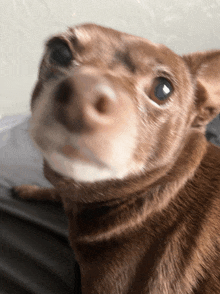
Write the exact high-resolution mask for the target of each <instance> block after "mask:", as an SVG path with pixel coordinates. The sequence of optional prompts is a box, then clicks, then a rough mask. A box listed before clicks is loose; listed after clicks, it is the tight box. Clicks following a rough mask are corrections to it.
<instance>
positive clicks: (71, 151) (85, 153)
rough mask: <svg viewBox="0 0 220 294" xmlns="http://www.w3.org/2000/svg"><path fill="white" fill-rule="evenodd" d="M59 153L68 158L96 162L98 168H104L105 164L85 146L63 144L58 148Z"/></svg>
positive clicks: (89, 162)
mask: <svg viewBox="0 0 220 294" xmlns="http://www.w3.org/2000/svg"><path fill="white" fill-rule="evenodd" d="M59 153H61V154H62V155H64V156H65V157H67V158H68V159H70V160H74V159H75V160H80V161H82V162H84V163H88V164H96V165H97V166H98V167H100V168H106V167H107V166H106V164H105V163H104V162H102V161H101V160H100V159H99V158H97V156H96V155H95V154H94V153H93V152H92V151H91V150H90V149H89V148H87V147H86V146H82V147H79V146H77V145H74V146H73V145H69V144H68V145H65V146H63V147H61V148H60V150H59Z"/></svg>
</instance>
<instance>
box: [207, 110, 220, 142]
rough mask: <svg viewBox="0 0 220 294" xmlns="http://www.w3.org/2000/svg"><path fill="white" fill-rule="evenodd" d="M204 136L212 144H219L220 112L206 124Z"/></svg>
mask: <svg viewBox="0 0 220 294" xmlns="http://www.w3.org/2000/svg"><path fill="white" fill-rule="evenodd" d="M206 138H207V139H208V140H209V141H210V142H212V143H213V144H215V145H218V146H220V114H219V115H218V116H217V117H216V118H215V119H213V121H211V122H210V124H209V125H208V126H207V129H206Z"/></svg>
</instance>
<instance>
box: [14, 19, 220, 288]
mask: <svg viewBox="0 0 220 294" xmlns="http://www.w3.org/2000/svg"><path fill="white" fill-rule="evenodd" d="M55 38H57V37H55ZM58 38H60V39H62V40H65V42H66V43H67V45H68V46H69V48H70V50H71V52H72V56H73V60H72V61H71V62H72V63H71V64H69V65H68V66H65V68H64V67H59V66H57V65H53V64H50V63H49V61H48V55H49V54H50V51H49V50H50V49H48V47H47V49H46V51H45V54H44V57H43V60H42V63H41V67H40V73H39V79H38V82H37V85H36V88H35V90H34V92H33V97H32V112H33V126H34V128H35V127H36V124H39V130H40V131H38V129H37V131H36V133H37V135H36V134H35V135H34V136H33V137H34V140H35V142H36V143H37V145H38V146H39V147H40V149H41V150H44V151H45V152H47V151H48V150H49V151H50V148H51V147H50V146H53V145H50V141H49V139H48V141H47V135H45V137H44V136H43V135H42V130H43V132H44V128H47V127H48V125H49V126H50V127H51V126H52V127H54V128H56V126H57V124H59V125H62V126H63V128H64V129H65V130H67V129H68V131H69V133H70V136H72V135H75V134H76V133H77V134H79V136H80V137H81V138H84V139H83V140H87V137H86V136H90V137H88V138H89V139H90V140H89V142H93V141H92V140H93V137H94V136H99V134H100V133H101V134H102V133H103V134H104V135H105V136H106V137H105V138H107V139H105V140H107V144H106V143H104V141H103V142H102V141H101V139H100V138H102V137H97V138H99V139H100V146H99V144H98V145H97V144H95V143H91V144H93V145H91V146H92V148H94V149H93V150H95V152H96V151H97V157H98V159H100V158H101V159H103V158H104V159H103V161H105V158H107V157H106V154H105V152H103V150H105V148H106V152H108V149H107V148H108V145H109V144H110V145H111V142H112V140H113V141H114V140H117V138H118V136H120V133H118V130H119V129H120V130H121V133H123V134H125V139H126V136H131V139H132V140H134V142H135V143H134V149H133V151H132V153H131V156H130V157H129V160H128V163H129V164H131V166H132V168H133V169H132V170H131V172H128V173H126V175H125V176H124V177H122V178H110V179H106V180H95V181H93V182H88V181H85V182H83V181H78V180H75V179H73V178H71V177H68V176H64V175H63V174H62V173H59V171H55V170H53V168H51V165H50V164H49V163H48V162H47V159H46V160H45V168H44V171H45V176H46V178H47V179H48V180H49V181H50V182H51V183H52V184H53V185H54V188H51V189H49V188H38V187H36V186H35V187H33V186H21V187H16V188H15V191H16V192H17V193H18V194H19V195H20V196H21V197H23V198H36V199H39V200H41V199H50V200H53V201H61V202H62V203H63V206H64V209H65V211H66V214H67V216H68V219H69V240H70V244H71V246H72V248H73V250H74V252H75V254H76V259H77V261H78V263H79V266H80V272H81V285H82V293H83V294H88V293H93V294H103V293H105V294H116V293H118V294H141V293H143V294H145V293H148V294H159V293H160V294H217V293H220V149H219V148H218V147H216V146H214V145H212V144H210V143H208V142H207V141H206V138H205V135H204V133H205V126H206V124H207V123H208V122H209V121H211V120H212V119H213V118H214V117H215V116H216V115H217V114H218V113H219V112H220V86H219V85H220V51H217V50H216V51H210V52H204V53H202V52H198V53H194V54H191V55H187V56H183V57H180V56H178V55H176V54H175V53H173V52H172V51H171V50H169V49H167V48H166V47H165V46H163V45H155V44H153V43H150V42H149V41H147V40H145V39H143V38H139V37H134V36H130V35H128V34H124V33H120V32H117V31H115V30H112V29H109V28H104V27H100V26H96V25H90V24H86V25H82V26H78V27H76V28H71V29H69V30H68V32H67V33H65V34H63V35H60V36H58ZM49 42H50V43H48V44H50V46H52V45H51V44H52V43H53V42H52V41H49ZM73 63H75V64H74V65H73ZM81 68H89V69H91V70H92V72H94V75H92V76H89V81H90V80H91V83H92V85H93V83H95V85H96V84H97V85H102V80H103V79H104V80H105V82H107V84H108V87H110V89H113V91H114V93H116V102H115V101H113V102H112V100H111V99H110V98H109V97H107V98H106V96H105V95H104V106H103V108H100V106H99V109H98V110H99V111H100V109H104V110H101V111H103V112H105V111H106V110H105V109H106V107H107V109H108V107H109V109H110V110H109V113H107V115H106V116H107V118H106V117H105V118H106V121H105V120H104V123H103V125H101V126H100V125H99V124H98V127H97V125H96V124H93V121H92V123H91V120H89V119H87V116H86V115H87V114H86V112H84V110H85V109H86V107H87V106H88V103H90V101H89V102H88V101H87V100H84V99H85V97H84V96H86V95H87V92H85V90H84V88H83V89H82V87H81V86H79V84H78V83H80V82H81V81H82V83H83V81H84V80H83V79H84V77H85V76H84V73H82V72H81ZM161 75H162V76H163V77H164V78H167V79H168V80H170V81H171V83H172V85H173V88H174V92H173V94H172V95H171V97H170V99H168V101H167V102H166V103H164V104H163V105H160V103H159V101H158V103H157V100H155V99H156V98H155V96H154V95H155V94H154V93H155V92H154V91H152V87H153V85H154V83H155V81H157V78H158V77H160V76H161ZM93 76H94V77H95V82H94V81H93ZM54 77H55V79H56V80H57V81H58V82H56V86H54V87H55V88H56V87H59V84H60V83H61V82H62V81H63V80H65V81H66V82H67V83H68V85H70V88H71V89H72V90H71V91H72V92H73V94H74V95H73V97H72V94H70V96H69V97H65V99H64V100H65V101H64V100H62V101H60V99H55V98H54V96H55V94H53V93H57V92H56V91H55V92H53V91H52V92H48V93H49V94H45V93H47V92H46V91H47V89H49V88H50V87H51V88H53V79H54ZM60 77H61V82H60V81H59V78H60ZM51 80H52V82H51ZM100 81H101V82H100ZM51 85H52V86H51ZM57 85H58V86H57ZM109 85H110V86H109ZM56 89H57V88H56ZM59 89H61V92H62V88H59ZM140 89H141V90H140ZM153 90H154V88H153ZM48 91H49V90H48ZM71 91H70V92H71ZM90 91H91V93H92V94H93V88H92V90H90ZM72 92H71V93H72ZM51 93H52V94H51ZM43 95H44V96H45V97H46V98H44V99H43V98H42V97H43ZM47 95H48V97H49V98H47ZM68 95H69V94H68ZM80 95H81V96H80ZM94 95H95V94H94ZM107 96H108V94H107ZM75 97H81V100H79V102H78V104H76V103H75V101H74V99H76V98H75ZM67 98H68V99H67ZM95 98H97V97H96V96H95ZM91 99H92V98H91ZM110 100H111V101H110ZM152 100H154V102H152ZM45 101H46V102H45ZM80 103H82V104H80ZM83 103H84V104H83ZM111 103H116V107H113V108H111V107H112V105H111ZM155 103H156V104H158V105H156V104H155ZM105 104H106V105H105ZM109 104H110V106H109ZM79 105H80V106H79ZM113 106H115V105H113ZM84 107H85V108H84ZM96 111H97V109H96ZM101 111H100V112H101ZM104 114H106V113H104ZM98 115H100V113H99V114H98ZM101 115H102V113H101ZM112 117H113V118H114V119H113V120H112V123H111V124H108V119H111V118H112ZM89 118H90V117H89ZM99 118H100V117H98V118H97V119H99ZM102 118H103V117H101V118H100V121H102V120H101V119H102ZM128 118H129V119H128ZM132 118H133V119H132ZM129 120H130V121H131V122H128V121H129ZM55 122H56V123H55ZM76 125H78V127H77V126H76ZM133 125H135V126H134V132H131V131H128V130H127V129H129V130H130V129H132V127H133ZM33 126H32V127H33ZM79 126H80V127H79ZM54 136H56V135H54ZM115 137H116V139H115ZM59 140H60V141H62V137H60V139H59ZM108 140H109V141H108ZM48 142H49V143H48ZM94 142H97V140H96V141H94ZM104 144H106V145H104ZM104 146H106V147H104ZM112 146H113V147H112V148H113V149H114V145H112ZM109 148H110V147H109ZM65 150H67V151H68V152H69V149H68V148H67V149H65ZM109 150H110V151H111V148H110V149H109ZM67 151H66V152H67ZM70 151H71V149H70ZM124 152H125V153H126V152H128V151H126V150H124ZM74 154H75V153H74ZM74 154H73V155H72V157H75V155H74ZM109 154H111V153H109ZM68 156H70V157H71V155H68ZM76 156H78V154H77V155H76ZM99 156H100V157H99ZM109 156H111V155H109ZM81 160H82V161H83V160H84V159H81ZM126 172H127V171H126Z"/></svg>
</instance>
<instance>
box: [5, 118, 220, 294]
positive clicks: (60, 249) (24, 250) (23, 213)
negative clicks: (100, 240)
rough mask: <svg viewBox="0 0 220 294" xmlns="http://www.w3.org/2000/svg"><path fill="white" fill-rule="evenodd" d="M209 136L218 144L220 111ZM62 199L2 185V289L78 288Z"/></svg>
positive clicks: (57, 291) (23, 292)
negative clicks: (17, 193)
mask: <svg viewBox="0 0 220 294" xmlns="http://www.w3.org/2000/svg"><path fill="white" fill-rule="evenodd" d="M206 136H207V138H208V139H209V140H210V141H211V142H212V143H214V144H216V145H219V146H220V116H218V117H216V118H215V119H214V120H213V121H212V122H211V123H210V124H209V126H208V128H207V132H206ZM67 237H68V230H67V220H66V217H65V214H64V212H63V209H62V207H61V205H59V204H56V203H51V202H39V201H34V200H32V201H23V200H21V199H18V198H15V197H12V195H11V193H10V190H8V189H6V188H3V187H0V294H67V293H71V294H73V293H74V294H79V293H81V291H80V273H79V267H78V264H77V263H76V262H75V260H74V254H73V252H72V250H71V248H70V246H69V243H68V238H67Z"/></svg>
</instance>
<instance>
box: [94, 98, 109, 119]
mask: <svg viewBox="0 0 220 294" xmlns="http://www.w3.org/2000/svg"><path fill="white" fill-rule="evenodd" d="M107 104H108V102H107V99H106V97H105V96H104V95H103V96H101V95H100V96H99V97H98V99H97V101H96V103H95V109H96V110H97V111H98V112H99V113H100V114H105V113H107V112H108V105H107Z"/></svg>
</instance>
